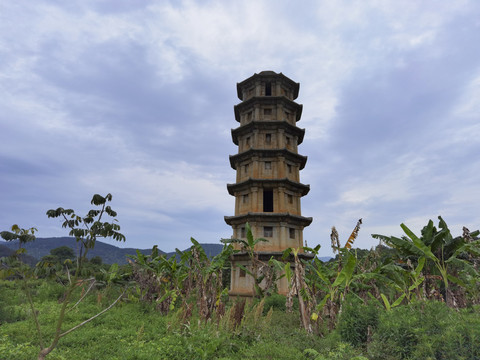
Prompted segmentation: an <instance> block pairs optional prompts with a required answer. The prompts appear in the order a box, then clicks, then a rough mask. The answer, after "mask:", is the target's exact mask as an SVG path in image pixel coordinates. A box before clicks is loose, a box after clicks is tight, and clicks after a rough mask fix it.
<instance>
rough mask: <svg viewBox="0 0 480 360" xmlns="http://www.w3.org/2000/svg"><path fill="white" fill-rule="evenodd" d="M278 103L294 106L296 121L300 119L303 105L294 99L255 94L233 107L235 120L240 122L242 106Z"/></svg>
mask: <svg viewBox="0 0 480 360" xmlns="http://www.w3.org/2000/svg"><path fill="white" fill-rule="evenodd" d="M278 103H283V104H287V106H290V107H292V108H293V109H295V113H296V118H295V121H300V118H301V116H302V110H303V105H301V104H298V103H296V102H295V101H293V100H290V99H289V98H287V97H285V96H254V97H251V98H250V99H248V100H245V101H242V102H241V103H240V104H237V105H235V106H234V107H233V111H234V113H235V120H237V122H240V110H242V108H248V107H250V106H253V105H255V104H262V105H276V104H278Z"/></svg>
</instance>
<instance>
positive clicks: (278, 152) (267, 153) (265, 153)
mask: <svg viewBox="0 0 480 360" xmlns="http://www.w3.org/2000/svg"><path fill="white" fill-rule="evenodd" d="M255 155H257V156H258V157H262V158H274V157H277V156H283V157H284V158H285V159H289V160H293V161H294V162H297V163H299V164H300V170H302V169H303V168H304V167H305V164H306V163H307V157H306V156H303V155H300V154H297V153H294V152H292V151H290V150H287V149H286V148H284V149H248V150H247V151H244V152H242V153H240V154H235V155H230V157H229V158H230V166H231V167H232V169H234V170H237V164H238V163H239V162H242V161H244V160H247V159H251V158H252V157H253V156H255Z"/></svg>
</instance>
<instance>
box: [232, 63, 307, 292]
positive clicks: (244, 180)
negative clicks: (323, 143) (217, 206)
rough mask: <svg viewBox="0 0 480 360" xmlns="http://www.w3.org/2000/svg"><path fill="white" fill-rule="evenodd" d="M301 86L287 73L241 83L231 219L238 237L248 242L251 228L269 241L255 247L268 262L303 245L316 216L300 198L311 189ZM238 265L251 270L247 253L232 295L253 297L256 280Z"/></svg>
mask: <svg viewBox="0 0 480 360" xmlns="http://www.w3.org/2000/svg"><path fill="white" fill-rule="evenodd" d="M299 88H300V85H299V84H298V83H296V82H294V81H293V80H291V79H289V78H287V77H286V76H285V75H283V74H282V73H279V74H277V73H275V72H273V71H262V72H260V73H259V74H254V75H253V76H251V77H249V78H248V79H246V80H244V81H242V82H240V83H238V84H237V93H238V97H239V99H240V100H242V102H241V103H239V104H238V105H236V106H235V107H234V111H235V119H236V120H237V121H238V122H239V123H240V126H239V127H238V128H236V129H234V130H232V140H233V142H234V144H235V145H238V153H237V154H235V155H231V156H230V164H231V166H232V168H233V169H235V170H236V171H237V176H236V183H235V184H228V186H227V188H228V191H229V193H230V194H231V195H233V196H235V215H233V216H225V221H226V222H227V224H229V225H231V226H232V229H233V236H232V237H233V238H237V239H242V238H245V236H246V234H245V224H246V223H247V222H248V223H249V224H250V226H251V229H252V232H253V235H254V237H255V238H258V237H263V238H266V239H267V240H268V242H261V243H259V244H258V245H257V247H256V248H255V251H257V252H259V253H258V254H259V256H260V254H261V257H262V258H264V259H266V261H268V259H269V258H270V257H271V256H274V257H276V258H278V259H280V257H281V256H280V255H279V254H281V253H282V252H283V251H284V250H285V249H287V248H289V247H293V248H299V247H302V246H303V229H304V227H306V226H308V225H310V223H311V222H312V218H310V217H304V216H302V215H301V205H300V199H301V197H302V196H305V195H306V194H307V193H308V191H309V189H310V187H309V185H305V184H302V183H300V170H301V169H303V167H304V166H305V163H306V161H307V157H306V156H302V155H300V154H298V145H299V144H300V143H301V142H302V141H303V137H304V133H305V130H304V129H300V128H298V127H297V126H296V123H297V121H299V120H300V117H301V114H302V105H300V104H297V103H296V102H295V101H294V100H295V99H296V98H297V96H298V91H299ZM238 265H243V266H245V267H247V268H248V267H251V263H250V261H249V259H248V257H246V255H245V254H243V255H241V254H237V255H235V256H234V257H233V259H232V275H231V288H230V295H232V296H236V295H240V296H252V295H253V293H254V290H253V289H254V286H253V278H252V277H251V276H249V275H248V274H245V272H243V271H241V270H240V268H239V267H238ZM277 287H278V290H279V292H280V293H282V294H286V293H287V292H288V284H287V283H286V280H285V279H282V280H280V281H279V282H278V283H277Z"/></svg>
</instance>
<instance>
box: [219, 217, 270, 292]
mask: <svg viewBox="0 0 480 360" xmlns="http://www.w3.org/2000/svg"><path fill="white" fill-rule="evenodd" d="M245 230H246V239H245V240H244V239H222V240H221V241H222V242H223V243H224V244H239V245H240V247H241V250H240V251H244V252H246V253H247V255H248V257H249V258H250V263H251V267H250V268H247V267H245V266H243V265H238V266H239V267H240V269H242V270H243V271H245V273H247V274H248V275H250V276H251V277H252V278H253V293H254V294H256V295H257V297H260V298H261V297H263V296H264V290H265V289H263V288H262V286H261V285H260V284H261V282H262V280H263V279H264V277H265V274H260V272H259V268H260V267H261V266H262V267H264V266H266V265H268V264H265V263H263V262H261V261H260V260H259V258H258V253H257V252H256V251H255V247H256V245H257V244H258V243H260V242H268V240H267V239H265V238H254V236H253V233H252V228H251V226H250V224H249V223H246V224H245ZM237 252H238V251H237Z"/></svg>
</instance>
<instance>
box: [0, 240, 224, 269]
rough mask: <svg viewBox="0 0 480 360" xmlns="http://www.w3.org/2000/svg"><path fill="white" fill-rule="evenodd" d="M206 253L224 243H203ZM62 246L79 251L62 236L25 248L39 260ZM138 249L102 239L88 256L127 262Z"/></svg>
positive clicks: (12, 245) (145, 251)
mask: <svg viewBox="0 0 480 360" xmlns="http://www.w3.org/2000/svg"><path fill="white" fill-rule="evenodd" d="M201 245H202V247H203V249H204V250H205V253H206V254H207V255H208V256H215V255H217V254H218V253H220V251H222V248H223V245H222V244H201ZM0 246H6V247H8V248H10V249H15V250H16V249H18V242H16V241H11V242H5V241H0ZM60 246H68V247H70V248H72V249H73V251H75V252H76V251H77V243H76V241H75V239H74V238H72V237H60V238H36V240H35V241H33V242H31V243H27V244H26V245H25V248H26V249H27V254H28V255H30V256H32V257H34V258H36V259H37V260H39V259H40V258H42V256H45V255H48V254H50V250H52V249H55V248H58V247H60ZM139 250H140V252H141V253H143V254H147V255H148V254H150V253H151V251H152V249H151V248H150V249H139ZM136 252H137V249H135V248H119V247H117V246H114V245H110V244H106V243H103V242H101V241H98V240H97V242H96V244H95V248H93V249H92V250H90V251H89V252H88V258H92V257H95V256H100V257H101V258H102V260H103V262H104V263H106V264H113V263H117V264H120V265H121V264H126V263H127V255H135V254H136ZM159 253H161V254H165V252H164V251H161V250H160V249H159ZM166 254H167V256H168V257H170V256H172V255H174V254H175V253H174V252H172V253H166Z"/></svg>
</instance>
